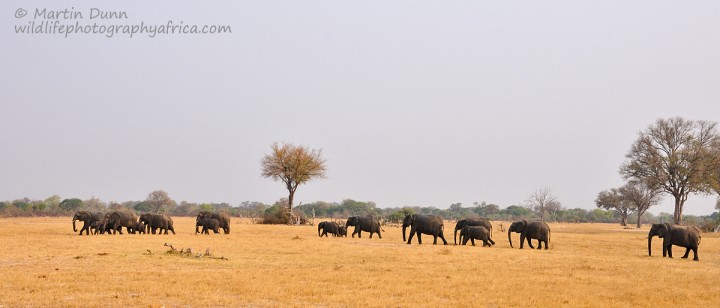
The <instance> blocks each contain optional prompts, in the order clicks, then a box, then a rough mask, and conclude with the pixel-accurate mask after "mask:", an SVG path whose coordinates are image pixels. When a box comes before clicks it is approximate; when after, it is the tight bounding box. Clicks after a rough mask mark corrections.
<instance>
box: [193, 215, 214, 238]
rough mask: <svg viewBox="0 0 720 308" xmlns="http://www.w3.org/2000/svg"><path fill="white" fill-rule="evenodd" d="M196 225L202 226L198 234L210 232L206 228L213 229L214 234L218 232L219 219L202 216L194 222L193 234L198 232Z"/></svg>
mask: <svg viewBox="0 0 720 308" xmlns="http://www.w3.org/2000/svg"><path fill="white" fill-rule="evenodd" d="M198 227H202V230H201V231H200V234H210V232H208V230H213V232H215V234H218V233H220V231H219V230H218V228H220V221H219V220H217V219H215V218H203V219H200V220H198V221H196V222H195V234H198Z"/></svg>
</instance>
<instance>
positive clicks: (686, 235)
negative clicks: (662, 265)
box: [648, 223, 701, 261]
mask: <svg viewBox="0 0 720 308" xmlns="http://www.w3.org/2000/svg"><path fill="white" fill-rule="evenodd" d="M656 235H657V236H658V237H659V238H661V239H663V243H662V249H663V257H665V256H666V255H667V257H670V258H672V246H673V245H675V246H680V247H685V255H683V256H682V258H683V259H687V257H688V254H690V250H692V251H693V255H694V256H695V257H694V258H693V261H700V259H698V246H700V240H701V236H700V230H699V229H698V228H696V227H694V226H691V227H689V226H679V225H674V224H669V223H664V224H653V225H652V227H651V228H650V232H649V233H648V256H652V249H651V246H652V238H653V236H656Z"/></svg>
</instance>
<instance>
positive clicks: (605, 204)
mask: <svg viewBox="0 0 720 308" xmlns="http://www.w3.org/2000/svg"><path fill="white" fill-rule="evenodd" d="M595 205H597V207H599V208H604V209H606V210H613V211H615V214H617V215H618V216H620V225H622V226H623V227H625V226H627V221H628V217H630V215H631V214H632V213H633V212H635V210H636V208H635V203H633V202H630V201H629V200H627V199H625V198H624V197H623V195H622V194H621V193H620V189H618V188H613V189H610V190H603V191H601V192H600V193H598V196H597V198H595Z"/></svg>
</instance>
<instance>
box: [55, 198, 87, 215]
mask: <svg viewBox="0 0 720 308" xmlns="http://www.w3.org/2000/svg"><path fill="white" fill-rule="evenodd" d="M82 205H83V201H82V200H80V199H78V198H71V199H65V200H63V201H62V202H60V204H59V206H60V208H61V209H63V210H66V211H68V212H70V211H76V210H78V209H79V208H80V207H81V206H82Z"/></svg>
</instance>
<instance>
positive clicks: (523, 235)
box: [508, 220, 550, 249]
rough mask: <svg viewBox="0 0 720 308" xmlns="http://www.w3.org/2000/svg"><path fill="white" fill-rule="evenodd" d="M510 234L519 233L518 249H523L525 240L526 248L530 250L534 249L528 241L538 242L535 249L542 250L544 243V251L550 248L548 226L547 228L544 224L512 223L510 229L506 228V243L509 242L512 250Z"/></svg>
mask: <svg viewBox="0 0 720 308" xmlns="http://www.w3.org/2000/svg"><path fill="white" fill-rule="evenodd" d="M512 232H515V233H520V249H523V243H524V242H525V239H527V242H528V246H530V248H532V249H535V247H533V245H532V242H531V241H530V240H538V248H537V249H542V244H543V243H545V249H548V247H549V246H550V226H548V224H546V223H545V222H542V221H532V222H528V221H527V220H520V221H516V222H513V223H512V224H511V225H510V228H508V241H509V242H510V248H513V244H512V238H510V233H512Z"/></svg>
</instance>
